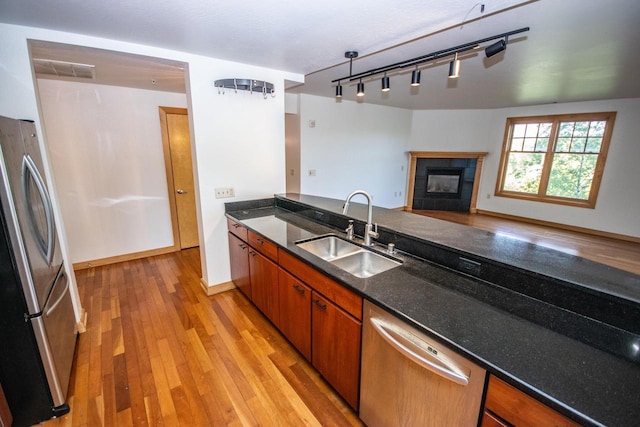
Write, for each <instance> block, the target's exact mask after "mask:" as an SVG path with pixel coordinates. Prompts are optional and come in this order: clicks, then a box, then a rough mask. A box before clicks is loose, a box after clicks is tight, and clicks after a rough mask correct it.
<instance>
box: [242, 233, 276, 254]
mask: <svg viewBox="0 0 640 427" xmlns="http://www.w3.org/2000/svg"><path fill="white" fill-rule="evenodd" d="M247 234H248V236H249V240H248V242H249V245H251V247H252V248H254V249H255V250H257V251H258V252H260V253H261V254H262V255H264V256H266V257H267V258H269V259H270V260H272V261H275V262H278V246H276V244H275V243H271V242H270V241H269V240H267V239H265V238H264V237H262V236H261V235H260V234H258V233H254V232H253V231H251V230H249V232H248V233H247Z"/></svg>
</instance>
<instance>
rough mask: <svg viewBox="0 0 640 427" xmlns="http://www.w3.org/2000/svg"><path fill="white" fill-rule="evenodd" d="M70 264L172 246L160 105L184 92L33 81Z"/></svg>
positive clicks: (178, 103) (182, 102)
mask: <svg viewBox="0 0 640 427" xmlns="http://www.w3.org/2000/svg"><path fill="white" fill-rule="evenodd" d="M38 94H39V96H40V105H41V107H42V115H43V119H44V125H45V130H46V133H47V146H48V148H49V154H50V160H51V163H52V166H53V174H54V176H55V177H56V190H57V194H58V199H59V202H60V208H61V210H62V216H63V219H64V222H65V224H66V232H67V238H68V245H69V253H70V260H71V262H73V263H78V262H81V261H91V260H98V259H101V258H107V257H113V256H117V255H123V254H129V253H135V252H141V251H147V250H152V249H159V248H164V247H168V246H172V245H173V244H174V242H173V234H172V229H171V213H170V210H169V197H168V191H167V184H166V172H165V162H164V155H163V150H162V134H161V131H160V115H159V112H158V107H159V106H167V107H180V108H186V106H187V97H186V95H185V94H179V93H170V92H159V91H151V90H140V89H132V88H124V87H114V86H105V85H96V84H91V83H78V82H63V81H55V80H45V79H40V80H38Z"/></svg>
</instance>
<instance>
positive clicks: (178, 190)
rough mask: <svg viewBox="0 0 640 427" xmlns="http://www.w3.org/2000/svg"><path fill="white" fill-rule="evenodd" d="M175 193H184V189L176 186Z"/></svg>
mask: <svg viewBox="0 0 640 427" xmlns="http://www.w3.org/2000/svg"><path fill="white" fill-rule="evenodd" d="M176 193H178V194H184V193H186V191H184V190H183V189H182V188H178V189H177V190H176Z"/></svg>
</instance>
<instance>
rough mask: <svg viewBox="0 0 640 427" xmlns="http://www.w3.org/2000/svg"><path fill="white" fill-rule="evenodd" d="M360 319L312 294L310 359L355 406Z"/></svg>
mask: <svg viewBox="0 0 640 427" xmlns="http://www.w3.org/2000/svg"><path fill="white" fill-rule="evenodd" d="M361 338H362V323H361V322H359V321H357V320H356V319H354V318H353V317H351V316H350V315H348V314H347V313H346V312H344V311H343V310H341V309H340V308H339V307H338V306H337V305H335V304H333V303H332V302H331V301H329V300H328V299H326V298H324V297H322V296H321V295H320V294H318V293H317V292H315V291H314V292H313V293H312V296H311V362H312V364H313V366H314V367H315V368H316V369H317V370H318V371H319V372H320V373H321V374H322V376H323V377H325V378H326V379H327V381H328V382H329V383H331V385H333V387H334V388H335V389H336V391H337V392H338V393H340V394H341V395H342V397H343V398H344V399H345V400H346V401H347V403H349V405H351V407H352V408H354V409H356V410H357V408H358V394H359V388H360V345H361Z"/></svg>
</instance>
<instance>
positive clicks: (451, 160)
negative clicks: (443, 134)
mask: <svg viewBox="0 0 640 427" xmlns="http://www.w3.org/2000/svg"><path fill="white" fill-rule="evenodd" d="M410 154H411V165H410V168H411V169H410V172H411V175H410V181H409V193H408V194H407V196H408V200H407V202H409V203H408V206H407V210H409V211H411V210H445V211H458V212H475V211H476V207H475V203H476V199H477V189H478V183H479V179H480V171H481V168H482V163H483V160H484V157H485V156H486V154H487V153H453V152H448V153H438V152H422V151H421V152H410Z"/></svg>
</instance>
